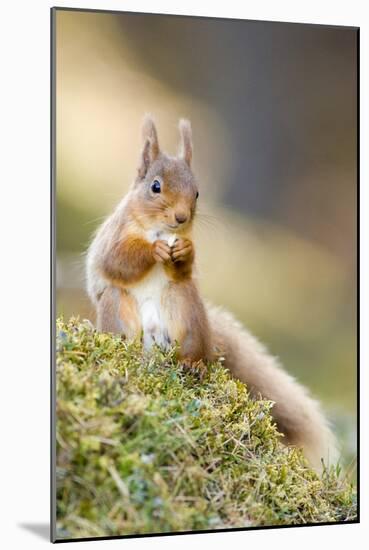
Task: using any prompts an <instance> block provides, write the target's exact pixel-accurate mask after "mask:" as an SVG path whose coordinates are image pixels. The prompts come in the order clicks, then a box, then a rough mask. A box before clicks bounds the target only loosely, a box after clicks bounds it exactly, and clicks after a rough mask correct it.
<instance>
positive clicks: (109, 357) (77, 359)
mask: <svg viewBox="0 0 369 550" xmlns="http://www.w3.org/2000/svg"><path fill="white" fill-rule="evenodd" d="M271 407H272V403H270V402H268V401H265V400H252V399H251V398H250V397H249V396H248V393H247V388H246V386H245V385H244V384H243V383H241V382H239V381H237V380H234V379H232V378H231V377H230V375H229V374H228V372H227V371H226V369H224V367H223V366H222V365H221V363H215V364H213V365H211V366H209V368H208V371H207V373H206V374H205V376H204V378H203V379H202V380H201V381H200V380H199V378H198V377H197V376H196V374H193V373H189V372H186V371H183V370H182V368H181V367H180V366H179V364H178V362H177V361H176V351H175V349H173V350H172V351H170V352H169V353H165V354H164V353H163V352H161V351H160V350H159V349H158V350H155V351H154V352H153V353H151V354H150V355H145V354H143V352H142V349H141V347H140V345H139V344H138V343H133V344H126V343H124V342H123V341H122V340H121V338H119V337H114V336H111V335H108V334H99V333H97V332H96V331H94V330H93V328H92V326H91V325H90V323H88V322H85V321H84V322H79V321H78V320H76V319H71V320H70V321H69V322H67V323H64V322H63V321H62V320H58V323H57V537H58V538H80V537H97V536H113V535H128V534H138V533H157V532H159V533H165V532H173V531H194V530H203V529H220V528H223V529H224V528H232V527H249V526H260V525H286V524H288V525H291V524H294V525H296V524H305V523H319V522H335V521H349V520H354V519H355V517H356V495H355V490H354V488H353V487H352V485H350V484H349V483H347V482H346V481H345V480H344V479H342V478H339V477H338V472H337V470H333V469H331V471H329V472H325V474H324V475H323V477H322V478H321V479H320V478H319V477H318V476H317V475H316V474H315V473H314V472H313V471H312V470H311V469H309V468H308V466H307V465H306V463H305V461H304V459H303V457H302V455H301V453H300V452H299V451H298V450H296V449H289V448H286V447H285V446H284V445H282V444H281V442H280V438H279V435H278V432H277V430H276V427H275V426H274V424H273V421H272V418H271V416H270V409H271Z"/></svg>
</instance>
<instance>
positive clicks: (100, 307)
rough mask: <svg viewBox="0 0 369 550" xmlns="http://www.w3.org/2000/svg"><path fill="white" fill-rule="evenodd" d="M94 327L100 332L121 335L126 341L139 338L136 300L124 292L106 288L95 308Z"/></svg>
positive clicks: (110, 287) (111, 287)
mask: <svg viewBox="0 0 369 550" xmlns="http://www.w3.org/2000/svg"><path fill="white" fill-rule="evenodd" d="M96 326H97V330H99V331H100V332H111V333H113V334H122V335H123V336H124V337H125V338H127V339H134V338H135V337H136V336H139V335H140V330H141V329H140V321H139V317H138V312H137V305H136V300H135V299H134V298H133V297H132V296H131V295H130V294H129V293H128V292H127V291H125V290H121V289H119V288H115V287H113V286H109V287H106V288H105V290H104V292H103V293H102V295H101V297H100V299H99V301H98V304H97V307H96Z"/></svg>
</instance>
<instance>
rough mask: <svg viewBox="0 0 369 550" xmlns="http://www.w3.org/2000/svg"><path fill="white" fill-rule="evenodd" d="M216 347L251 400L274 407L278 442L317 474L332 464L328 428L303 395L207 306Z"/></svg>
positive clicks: (236, 326)
mask: <svg viewBox="0 0 369 550" xmlns="http://www.w3.org/2000/svg"><path fill="white" fill-rule="evenodd" d="M208 316H209V321H210V326H211V332H212V336H213V339H214V344H215V345H216V347H217V348H218V349H219V350H220V351H221V353H222V354H223V353H224V357H225V366H226V367H227V368H228V369H229V370H230V371H231V373H232V374H233V375H234V376H235V377H236V378H238V379H239V380H241V381H242V382H245V383H246V385H247V387H248V389H249V391H250V393H251V395H252V396H254V397H258V396H259V395H261V396H262V397H264V398H265V399H268V400H271V401H274V402H275V404H274V406H273V408H272V411H271V413H272V416H273V418H274V419H275V421H276V424H277V427H278V429H279V431H280V432H281V433H283V434H284V438H283V442H285V443H287V444H289V445H294V446H298V447H302V449H303V451H304V454H305V456H306V458H307V459H308V461H309V462H310V464H311V465H312V466H313V467H314V468H315V469H316V470H319V471H321V469H322V459H323V460H324V464H325V465H326V466H330V465H331V464H335V463H336V462H337V458H338V454H337V449H336V444H335V438H334V436H333V434H332V432H331V430H330V428H329V425H328V422H327V420H326V418H325V417H324V415H323V413H322V411H321V410H320V406H319V404H318V403H317V402H316V401H314V400H313V399H312V398H311V397H310V396H309V395H308V392H307V390H306V389H305V388H304V387H303V386H301V385H300V384H299V383H298V382H297V381H296V380H295V379H294V378H292V376H290V375H289V374H288V373H287V372H286V371H284V370H283V369H282V368H281V367H280V365H279V364H278V361H277V360H276V359H275V358H274V357H272V356H271V355H269V354H268V352H267V350H266V349H265V348H264V346H262V344H261V343H260V342H259V341H258V340H257V339H256V338H254V336H252V335H251V334H250V333H249V332H247V331H246V330H245V329H244V328H243V327H242V326H241V324H240V323H239V322H238V321H236V320H235V319H234V317H233V316H232V315H231V314H229V313H228V312H226V311H223V310H222V309H220V308H215V307H213V306H208Z"/></svg>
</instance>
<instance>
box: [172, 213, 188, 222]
mask: <svg viewBox="0 0 369 550" xmlns="http://www.w3.org/2000/svg"><path fill="white" fill-rule="evenodd" d="M175 218H176V222H177V223H185V222H186V221H187V216H186V214H184V213H183V212H179V213H177V214H176V215H175Z"/></svg>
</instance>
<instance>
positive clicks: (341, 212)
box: [56, 10, 357, 468]
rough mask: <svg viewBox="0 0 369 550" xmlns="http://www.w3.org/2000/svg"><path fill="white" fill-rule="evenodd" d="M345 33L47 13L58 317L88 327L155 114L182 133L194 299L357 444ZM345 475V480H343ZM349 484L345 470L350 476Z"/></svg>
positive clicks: (351, 116)
mask: <svg viewBox="0 0 369 550" xmlns="http://www.w3.org/2000/svg"><path fill="white" fill-rule="evenodd" d="M356 48H357V32H356V30H355V29H352V28H348V27H327V26H317V25H302V24H287V23H265V22H256V21H239V20H236V21H234V20H233V21H231V20H221V19H207V18H192V17H175V16H158V15H146V14H112V13H91V12H78V11H60V10H58V11H57V12H56V71H57V77H56V109H57V121H56V132H57V140H56V143H57V164H56V165H57V178H56V191H57V216H56V217H57V313H58V315H61V314H63V315H64V316H65V317H69V316H71V315H80V316H81V317H86V318H89V319H91V320H94V312H93V309H92V307H91V305H90V303H89V300H88V298H87V296H86V293H85V290H84V252H85V250H86V248H87V246H88V243H89V241H90V239H91V236H92V234H93V232H94V230H95V229H96V228H97V226H98V225H99V224H100V223H101V222H102V220H103V219H104V217H105V216H106V215H108V214H109V213H110V212H111V211H112V209H113V208H114V206H115V205H116V204H117V202H118V201H119V200H120V199H121V198H122V196H123V195H124V194H125V192H126V191H127V189H128V187H129V185H130V183H131V182H132V180H133V178H134V177H135V173H136V167H137V163H138V157H139V152H140V147H141V139H140V125H141V121H142V118H143V115H144V114H145V113H146V112H150V113H152V115H153V116H154V118H155V120H156V122H157V127H158V131H159V140H160V142H161V146H162V149H163V150H165V151H167V152H169V153H171V154H174V153H175V151H176V149H177V145H178V130H177V123H178V118H180V117H186V118H189V119H190V120H191V122H192V126H193V133H194V147H195V149H194V171H195V173H196V175H197V177H198V179H199V182H200V189H201V191H200V199H199V216H198V221H197V224H196V245H197V257H198V262H199V272H200V286H201V289H202V292H203V294H204V295H205V296H206V297H207V298H208V299H209V300H211V301H212V302H214V303H216V304H220V305H223V306H225V307H226V308H228V309H230V310H231V311H232V312H234V314H235V315H236V316H237V317H238V318H239V319H240V320H241V321H242V322H243V323H244V324H245V325H246V326H247V327H248V328H249V329H250V330H251V332H253V333H254V334H255V335H257V336H258V337H259V339H261V340H262V341H263V342H264V343H266V345H267V346H268V347H269V349H270V351H271V352H272V353H273V354H274V355H277V356H279V357H280V359H281V361H282V363H283V364H284V365H285V367H286V369H287V370H288V371H289V372H290V373H292V374H294V375H295V376H296V377H297V378H298V379H299V380H300V381H301V382H303V383H304V384H306V385H307V386H308V387H309V388H310V389H311V391H312V392H313V394H314V395H315V396H316V397H317V398H319V399H320V400H321V401H322V403H323V405H324V407H325V409H326V411H327V412H328V414H329V416H330V417H331V419H332V421H333V422H334V424H335V426H336V429H337V430H338V433H339V434H340V439H341V443H342V446H343V453H344V457H345V461H346V464H347V465H349V464H351V465H353V457H354V456H355V444H356V417H355V414H356V257H355V254H356V242H355V239H356V178H357V172H356V171H357V164H356V147H357V143H356V132H357V127H356V123H357V120H356V109H357V105H356V99H357V89H356V85H357V73H356V55H357V50H356ZM349 467H350V468H351V466H349ZM352 468H354V466H352Z"/></svg>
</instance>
